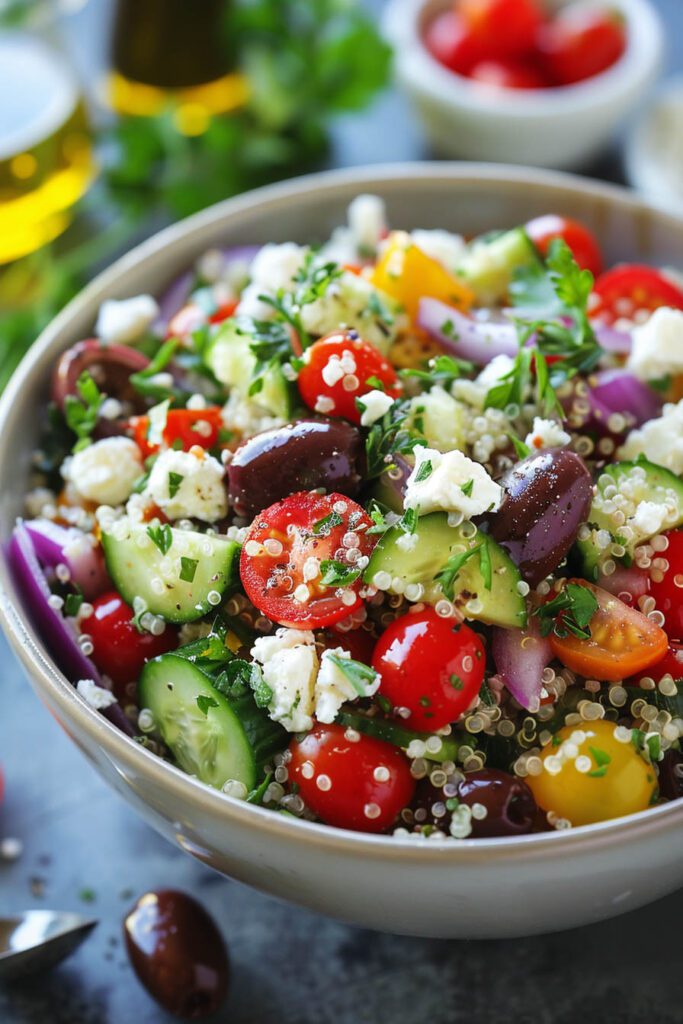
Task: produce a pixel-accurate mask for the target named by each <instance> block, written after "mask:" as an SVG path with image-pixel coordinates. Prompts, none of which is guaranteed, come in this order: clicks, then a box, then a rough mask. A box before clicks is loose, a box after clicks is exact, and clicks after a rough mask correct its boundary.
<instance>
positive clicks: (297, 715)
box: [251, 627, 318, 732]
mask: <svg viewBox="0 0 683 1024" xmlns="http://www.w3.org/2000/svg"><path fill="white" fill-rule="evenodd" d="M251 656H252V658H253V659H254V661H256V662H258V664H259V665H260V666H261V670H262V672H263V678H264V680H265V682H266V683H267V684H268V686H269V687H270V689H271V690H272V692H273V697H272V699H271V701H270V703H269V704H268V714H269V716H270V718H272V719H273V721H274V722H280V723H281V725H283V726H284V728H285V729H287V731H288V732H307V731H308V730H309V729H312V728H313V710H314V690H315V680H316V677H317V674H318V655H317V653H316V649H315V638H314V636H313V634H312V633H311V632H309V631H308V630H301V629H286V628H284V627H282V628H280V629H278V630H277V632H276V633H275V635H274V636H262V637H259V638H258V640H256V641H255V642H254V646H253V647H252V649H251Z"/></svg>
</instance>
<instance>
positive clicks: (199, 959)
mask: <svg viewBox="0 0 683 1024" xmlns="http://www.w3.org/2000/svg"><path fill="white" fill-rule="evenodd" d="M123 933H124V938H125V942H126V949H127V951H128V956H129V958H130V962H131V964H132V965H133V968H134V970H135V973H136V974H137V976H138V978H139V979H140V981H141V982H142V984H143V985H144V986H145V988H146V989H147V991H148V992H149V993H150V995H152V996H153V997H154V999H156V1001H157V1002H158V1003H160V1004H161V1006H163V1007H164V1009H165V1010H168V1012H169V1013H172V1014H175V1015H176V1016H178V1017H184V1018H186V1019H190V1020H194V1019H196V1018H198V1017H205V1016H206V1015H207V1014H209V1013H213V1012H214V1011H215V1010H217V1009H218V1007H219V1006H220V1005H221V1004H222V1002H223V1000H224V999H225V996H226V994H227V991H228V976H229V961H228V953H227V950H226V947H225V943H224V941H223V937H222V936H221V933H220V932H219V931H218V928H217V927H216V925H215V923H214V921H213V919H212V918H211V917H210V916H209V914H207V912H206V911H205V910H204V908H203V907H202V906H201V905H200V904H199V903H197V901H196V900H195V899H193V898H192V897H191V896H188V895H187V894H186V893H183V892H178V891H176V890H173V889H162V890H158V891H157V892H147V893H145V894H144V896H141V897H140V899H139V900H138V901H137V903H136V904H135V906H134V907H133V908H132V910H131V911H130V912H129V913H128V915H127V916H126V918H125V920H124V923H123Z"/></svg>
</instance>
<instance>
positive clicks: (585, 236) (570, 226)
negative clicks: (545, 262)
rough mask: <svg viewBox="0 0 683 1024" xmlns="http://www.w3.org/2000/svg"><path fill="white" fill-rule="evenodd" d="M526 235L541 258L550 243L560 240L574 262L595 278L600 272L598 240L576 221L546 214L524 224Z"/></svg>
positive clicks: (554, 214)
mask: <svg viewBox="0 0 683 1024" xmlns="http://www.w3.org/2000/svg"><path fill="white" fill-rule="evenodd" d="M526 233H527V235H528V236H529V238H530V239H531V241H532V242H533V243H534V245H535V246H536V248H537V249H538V250H539V252H540V253H541V255H542V256H547V255H548V250H549V248H550V243H551V242H554V241H555V239H556V238H562V239H563V240H564V241H565V242H566V243H567V245H568V246H569V248H570V249H571V251H572V255H573V257H574V259H575V260H576V262H577V263H578V264H579V266H580V267H582V268H583V269H585V270H590V272H591V274H593V275H594V276H595V277H597V275H598V274H599V273H600V271H601V270H602V254H601V253H600V246H599V245H598V240H597V239H596V237H595V235H594V234H593V232H592V231H589V230H588V228H587V227H585V225H583V224H581V223H580V222H579V221H578V220H572V218H571V217H561V216H560V215H559V214H557V213H546V214H545V215H544V216H543V217H535V218H534V219H533V220H530V221H529V222H528V223H527V224H526Z"/></svg>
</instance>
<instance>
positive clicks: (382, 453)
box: [365, 401, 420, 479]
mask: <svg viewBox="0 0 683 1024" xmlns="http://www.w3.org/2000/svg"><path fill="white" fill-rule="evenodd" d="M409 413H410V402H406V401H403V402H394V404H393V405H392V407H391V408H390V409H388V410H387V412H386V413H385V414H384V416H383V417H382V418H381V419H380V420H377V422H376V423H373V425H372V426H371V427H370V430H369V432H368V435H367V437H366V439H365V456H366V460H367V475H368V477H369V478H370V479H372V477H376V476H379V475H380V474H381V473H383V472H384V471H385V470H387V469H391V467H392V465H394V463H393V456H394V455H408V454H410V452H412V450H413V448H414V447H415V445H416V444H419V443H420V438H419V437H416V436H415V435H414V434H413V433H411V432H410V430H408V428H407V426H406V421H407V419H408V415H409Z"/></svg>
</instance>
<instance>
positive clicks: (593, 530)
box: [577, 458, 683, 580]
mask: <svg viewBox="0 0 683 1024" xmlns="http://www.w3.org/2000/svg"><path fill="white" fill-rule="evenodd" d="M611 487H615V488H616V491H615V493H614V494H613V493H612V491H611V489H610V488H611ZM645 502H647V503H649V505H646V506H643V503H645ZM651 505H652V506H659V507H660V508H661V513H662V514H661V515H660V514H659V513H658V510H657V508H651V507H650V506H651ZM639 506H640V509H639ZM619 513H623V515H624V516H625V517H626V518H625V520H624V521H622V520H621V516H620V515H619ZM615 515H616V517H617V518H616V519H615ZM681 524H683V481H681V480H680V479H679V477H677V476H675V475H674V474H673V473H671V472H670V471H669V470H668V469H665V468H664V467H663V466H657V465H655V463H653V462H648V460H647V459H644V458H639V459H638V460H637V461H636V462H614V463H612V465H610V466H606V467H605V469H604V470H603V471H602V473H601V475H600V478H599V480H598V484H597V488H596V493H595V497H594V498H593V504H592V506H591V510H590V514H589V519H588V528H589V529H590V534H589V536H588V537H583V539H581V540H579V541H577V548H578V550H579V552H580V555H581V558H582V560H583V572H584V575H585V576H586V579H589V580H596V579H597V578H598V575H599V574H600V572H601V570H602V566H603V564H604V562H606V561H608V560H610V559H612V560H615V561H621V562H623V563H624V564H626V565H630V563H631V559H632V558H633V554H634V552H635V549H636V547H637V546H638V545H639V544H644V543H645V541H648V540H650V538H651V537H654V536H655V535H656V534H658V533H660V532H661V531H664V530H673V529H675V528H676V527H677V526H681ZM606 534H609V535H610V538H611V539H610V540H607V537H606ZM606 540H607V543H605V541H606ZM615 547H616V551H617V553H616V554H615V551H614V549H615Z"/></svg>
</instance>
